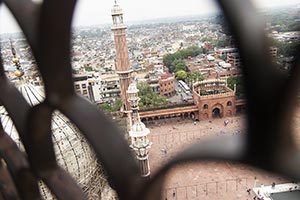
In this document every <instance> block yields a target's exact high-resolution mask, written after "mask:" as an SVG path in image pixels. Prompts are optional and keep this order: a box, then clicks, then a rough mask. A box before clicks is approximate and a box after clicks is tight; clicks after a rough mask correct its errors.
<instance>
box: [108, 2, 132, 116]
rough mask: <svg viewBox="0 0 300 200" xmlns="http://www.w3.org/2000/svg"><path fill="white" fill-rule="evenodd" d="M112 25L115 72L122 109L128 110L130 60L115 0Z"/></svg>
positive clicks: (119, 9) (124, 30)
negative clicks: (118, 81)
mask: <svg viewBox="0 0 300 200" xmlns="http://www.w3.org/2000/svg"><path fill="white" fill-rule="evenodd" d="M111 15H112V20H113V25H112V28H111V30H112V31H113V32H114V40H115V45H116V72H117V74H119V77H120V90H121V98H122V102H123V111H124V112H125V113H127V112H129V111H130V105H129V102H128V101H127V94H126V91H127V89H128V86H129V84H130V83H131V73H132V70H131V69H130V62H129V57H128V49H127V43H126V28H127V27H126V26H125V25H124V23H123V12H122V9H121V7H120V6H119V5H117V2H116V1H115V5H114V6H113V8H112V9H111Z"/></svg>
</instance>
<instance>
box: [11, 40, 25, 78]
mask: <svg viewBox="0 0 300 200" xmlns="http://www.w3.org/2000/svg"><path fill="white" fill-rule="evenodd" d="M10 47H11V52H12V54H13V59H12V61H13V63H14V64H15V66H16V71H15V73H14V74H15V76H16V77H18V78H20V77H21V76H23V75H24V72H23V70H22V69H21V65H20V60H19V58H17V56H16V50H15V48H14V46H13V44H12V41H11V40H10Z"/></svg>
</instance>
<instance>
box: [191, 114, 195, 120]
mask: <svg viewBox="0 0 300 200" xmlns="http://www.w3.org/2000/svg"><path fill="white" fill-rule="evenodd" d="M190 118H191V119H192V120H194V119H195V113H194V112H191V113H190Z"/></svg>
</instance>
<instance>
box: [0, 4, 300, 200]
mask: <svg viewBox="0 0 300 200" xmlns="http://www.w3.org/2000/svg"><path fill="white" fill-rule="evenodd" d="M0 2H1V1H0ZM3 2H4V3H5V4H6V6H7V7H8V8H9V9H10V11H11V12H12V14H13V15H14V17H15V18H16V20H17V22H18V23H19V25H20V27H21V29H22V30H23V32H24V34H25V36H26V38H27V41H28V43H29V44H30V46H31V49H32V51H33V54H34V57H35V59H36V62H37V65H38V69H39V71H40V73H41V75H42V78H43V81H44V84H45V92H46V99H45V100H44V101H43V102H42V103H40V104H38V105H36V106H34V107H30V106H29V104H28V103H27V102H26V101H25V99H24V97H23V96H22V95H21V94H20V93H19V92H18V90H17V89H16V88H15V87H14V86H13V84H12V83H10V81H9V80H8V79H7V77H6V76H5V74H4V69H3V66H2V63H1V67H0V91H1V94H0V101H1V103H2V104H3V105H4V107H5V108H6V110H7V112H8V114H9V115H10V117H11V118H12V120H13V122H14V124H15V126H16V129H17V131H18V133H19V135H20V138H21V140H22V143H23V145H24V148H25V151H26V155H25V154H24V153H22V152H21V151H20V150H19V149H18V147H17V146H16V144H15V143H14V142H13V140H12V139H11V138H10V137H9V136H8V135H7V134H6V133H5V132H4V131H3V128H2V126H1V127H0V156H1V158H2V159H3V160H4V161H5V163H6V165H4V164H1V165H0V183H1V184H0V191H1V195H2V196H0V199H18V198H20V199H30V200H32V199H42V197H41V195H40V191H39V189H38V181H39V180H42V181H43V182H44V183H45V184H46V185H47V186H48V187H49V188H50V190H51V191H52V192H53V194H55V195H56V196H57V198H58V199H85V197H84V194H83V192H82V190H81V189H80V188H79V187H78V186H77V184H76V182H75V181H74V180H73V179H72V178H71V176H70V175H69V174H68V173H66V172H65V171H64V170H63V169H62V168H61V167H59V166H58V164H57V162H56V159H55V154H54V149H53V144H52V140H51V127H50V122H51V117H52V113H53V112H54V111H55V110H58V111H60V112H61V113H63V114H64V115H65V116H66V117H68V118H69V119H70V120H71V121H72V122H73V123H74V124H76V126H77V127H78V128H79V129H80V131H81V132H82V134H83V136H84V137H85V138H86V139H87V140H88V141H89V143H90V145H91V146H92V148H93V149H94V151H95V152H96V156H97V158H98V160H99V162H101V165H102V166H103V167H104V169H105V170H106V172H107V176H108V179H109V181H110V183H111V185H112V186H113V187H114V188H115V189H116V191H117V194H118V196H119V198H120V199H136V200H140V199H146V200H150V199H160V198H161V193H162V186H163V182H164V175H165V173H166V172H167V171H168V170H169V169H170V168H171V167H173V166H174V165H178V164H180V163H182V162H186V161H189V162H191V161H196V160H202V161H203V160H231V161H237V162H241V163H246V164H249V165H254V166H256V167H259V168H263V169H266V170H269V171H272V172H276V173H279V174H282V175H287V176H289V177H291V178H292V179H293V180H298V179H300V170H299V169H300V168H299V165H300V152H299V150H298V149H296V147H295V145H294V144H293V141H292V136H291V124H290V121H291V118H292V115H291V111H292V110H293V108H294V105H295V101H296V94H297V89H298V88H297V86H299V84H300V83H299V80H300V79H299V75H300V74H299V73H300V64H299V57H297V59H296V62H295V64H294V67H292V69H291V73H289V74H284V73H282V72H280V71H279V70H277V67H276V66H275V64H274V63H272V62H271V59H270V57H269V55H268V41H267V39H266V38H265V34H264V31H263V25H262V23H261V22H262V20H260V18H259V16H258V15H257V14H256V11H255V9H254V7H253V5H252V4H251V3H250V2H249V1H247V0H244V1H240V0H219V1H218V2H219V5H220V7H221V8H222V10H223V11H224V13H225V16H226V18H227V20H228V22H229V26H230V28H231V30H232V33H233V35H234V36H235V38H236V41H237V46H238V48H239V50H240V54H241V57H242V58H243V62H244V67H243V69H242V70H243V75H244V79H245V86H246V92H247V103H248V112H247V119H248V120H247V122H248V123H247V124H248V128H247V129H248V134H246V135H242V136H241V135H240V136H235V137H230V138H227V139H224V138H222V141H220V140H219V139H217V138H216V139H212V140H209V141H205V142H202V143H199V144H196V145H193V146H190V147H189V148H188V149H187V150H185V151H184V152H181V153H180V154H179V155H177V156H176V157H175V158H174V159H173V160H171V161H170V162H169V163H167V164H166V165H165V166H163V167H162V168H161V169H160V171H159V172H158V173H157V174H155V175H153V176H152V177H151V179H150V180H142V179H141V178H140V175H139V170H138V166H137V164H136V162H135V160H134V158H133V157H132V155H131V153H130V150H129V147H128V144H127V142H126V141H125V139H124V138H123V136H122V135H121V134H120V133H119V131H118V129H117V128H116V127H115V125H113V124H112V122H110V121H109V120H108V119H107V118H106V117H105V116H104V115H103V114H102V113H101V112H100V111H99V110H98V109H97V108H96V107H95V106H94V105H92V104H90V103H89V102H87V101H86V100H84V99H83V98H81V97H79V96H77V95H76V94H75V92H74V89H73V81H72V72H71V64H70V26H71V20H72V15H73V12H74V7H75V3H76V1H75V0H67V1H60V0H51V1H50V0H44V1H43V3H41V4H38V3H34V2H32V1H30V0H22V1H18V0H3ZM112 147H116V148H112Z"/></svg>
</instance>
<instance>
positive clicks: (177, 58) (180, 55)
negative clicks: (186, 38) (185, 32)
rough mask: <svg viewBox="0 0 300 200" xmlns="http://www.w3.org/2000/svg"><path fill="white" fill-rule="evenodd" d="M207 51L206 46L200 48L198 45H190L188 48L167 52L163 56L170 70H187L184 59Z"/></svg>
mask: <svg viewBox="0 0 300 200" xmlns="http://www.w3.org/2000/svg"><path fill="white" fill-rule="evenodd" d="M205 51H206V50H205V49H204V48H199V47H198V46H190V47H188V48H186V49H181V50H178V51H176V52H175V53H173V54H170V53H169V54H166V55H165V56H164V57H163V63H164V65H165V66H166V67H167V68H168V69H169V70H170V72H176V71H178V70H181V69H182V70H185V71H186V64H185V62H184V60H183V59H186V58H188V57H196V56H198V55H199V54H200V53H204V52H205ZM179 63H180V64H179ZM183 63H184V64H183ZM176 67H177V68H176Z"/></svg>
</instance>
